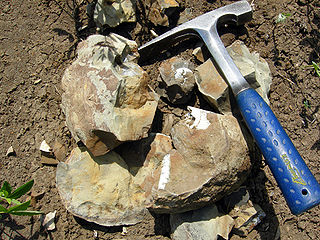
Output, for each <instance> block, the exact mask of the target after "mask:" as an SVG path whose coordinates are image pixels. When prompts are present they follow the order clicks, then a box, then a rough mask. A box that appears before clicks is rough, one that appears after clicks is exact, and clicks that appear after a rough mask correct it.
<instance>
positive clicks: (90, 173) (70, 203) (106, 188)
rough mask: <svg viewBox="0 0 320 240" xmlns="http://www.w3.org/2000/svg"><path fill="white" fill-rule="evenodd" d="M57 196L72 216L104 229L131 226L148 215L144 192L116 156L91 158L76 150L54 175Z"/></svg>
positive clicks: (112, 154)
mask: <svg viewBox="0 0 320 240" xmlns="http://www.w3.org/2000/svg"><path fill="white" fill-rule="evenodd" d="M56 183H57V188H58V191H59V193H60V196H61V198H62V200H63V202H64V204H65V206H66V208H67V210H68V211H70V212H71V213H72V214H74V215H76V216H78V217H81V218H84V219H86V220H87V221H90V222H95V223H97V224H100V225H103V226H117V225H131V224H136V223H138V222H140V221H141V220H142V219H143V218H144V217H145V214H146V212H147V210H146V208H145V206H144V200H145V197H144V192H143V191H142V189H141V188H140V187H139V186H138V185H137V184H134V183H133V175H132V174H130V172H129V169H128V166H127V164H126V163H125V162H124V160H123V159H122V158H121V157H120V156H119V155H118V154H117V153H115V152H109V153H108V154H106V155H104V156H100V157H93V156H92V155H90V153H89V152H88V151H87V150H86V149H85V148H81V149H80V148H75V149H74V150H73V151H72V152H71V155H70V157H69V158H68V159H67V161H66V162H65V163H59V165H58V167H57V174H56Z"/></svg>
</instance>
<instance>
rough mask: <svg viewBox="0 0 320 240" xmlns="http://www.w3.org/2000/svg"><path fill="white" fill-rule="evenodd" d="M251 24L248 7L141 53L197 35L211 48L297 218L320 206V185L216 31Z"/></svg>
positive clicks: (242, 4)
mask: <svg viewBox="0 0 320 240" xmlns="http://www.w3.org/2000/svg"><path fill="white" fill-rule="evenodd" d="M251 19H252V9H251V6H250V4H249V3H248V2H247V1H238V2H235V3H232V4H230V5H226V6H224V7H221V8H218V9H216V10H213V11H211V12H208V13H205V14H203V15H201V16H199V17H196V18H194V19H193V20H190V21H188V22H186V23H183V24H181V25H179V26H177V27H175V28H173V29H171V30H169V31H168V32H166V33H164V34H162V35H160V36H159V37H156V38H155V39H153V40H151V41H150V42H148V43H146V44H145V45H143V46H141V47H140V48H139V49H138V51H139V53H140V55H141V57H142V59H146V58H148V57H150V56H152V55H154V53H155V51H156V50H159V49H164V48H167V47H168V46H170V44H171V43H172V42H177V41H179V40H181V39H183V38H185V37H186V36H189V35H190V34H191V35H195V36H197V37H199V38H201V39H202V40H203V42H204V43H205V44H206V46H207V48H208V50H209V52H210V53H211V55H212V58H213V60H214V62H215V65H216V66H217V68H218V70H219V71H220V73H221V75H222V76H223V78H224V79H225V80H226V82H227V83H228V84H229V86H230V87H231V89H232V92H233V94H234V96H235V99H236V101H237V104H238V107H239V109H240V112H241V114H242V116H243V118H244V120H245V122H246V124H247V126H248V128H249V130H250V132H251V134H252V136H253V137H254V139H255V141H256V143H257V145H258V147H259V148H260V150H261V152H262V154H263V156H264V158H265V160H266V162H267V164H268V165H269V167H270V169H271V171H272V174H273V175H274V177H275V179H276V181H277V183H278V185H279V187H280V189H281V191H282V193H283V195H284V197H285V199H286V201H287V204H288V206H289V208H290V210H291V212H292V213H293V214H295V215H298V214H300V213H302V212H304V211H307V210H308V209H310V208H312V207H314V206H316V205H318V204H319V203H320V185H319V183H318V182H317V180H316V179H315V177H314V176H313V175H312V173H311V171H310V170H309V168H308V167H307V165H306V163H305V162H304V160H303V159H302V157H301V156H300V154H299V153H298V151H297V150H296V148H295V147H294V145H293V143H292V142H291V140H290V138H289V137H288V135H287V134H286V132H285V131H284V129H283V128H282V126H281V125H280V123H279V121H278V120H277V118H276V116H275V115H274V113H273V112H272V110H271V109H270V107H269V105H268V104H266V103H265V102H264V100H263V99H262V98H261V97H260V95H259V94H258V93H257V92H256V91H255V90H254V89H252V88H251V87H250V85H249V84H248V82H247V81H246V80H245V79H244V77H243V76H242V75H241V73H240V71H239V69H238V68H237V66H236V65H235V63H234V62H233V61H232V59H231V57H230V56H229V54H228V52H227V50H226V49H225V47H224V45H223V43H222V41H221V39H220V37H219V34H218V30H217V27H218V26H220V25H221V24H227V23H228V24H230V23H231V24H232V23H233V24H235V25H236V26H239V25H242V24H244V23H245V22H247V21H250V20H251Z"/></svg>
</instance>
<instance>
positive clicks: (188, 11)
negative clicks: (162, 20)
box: [178, 8, 194, 25]
mask: <svg viewBox="0 0 320 240" xmlns="http://www.w3.org/2000/svg"><path fill="white" fill-rule="evenodd" d="M193 18H194V17H193V15H192V8H185V9H184V10H183V11H182V12H181V13H180V16H179V20H178V25H180V24H182V23H185V22H188V21H190V20H191V19H193Z"/></svg>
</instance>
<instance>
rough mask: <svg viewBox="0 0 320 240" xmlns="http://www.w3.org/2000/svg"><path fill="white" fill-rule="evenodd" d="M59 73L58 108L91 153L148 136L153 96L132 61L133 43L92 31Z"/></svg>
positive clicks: (155, 99) (155, 101)
mask: <svg viewBox="0 0 320 240" xmlns="http://www.w3.org/2000/svg"><path fill="white" fill-rule="evenodd" d="M77 53H78V58H77V59H76V61H74V62H73V63H72V65H71V66H70V67H69V68H67V69H66V71H65V73H64V75H63V78H62V88H63V90H64V93H63V95H62V104H61V107H62V110H63V111H64V113H65V115H66V122H67V126H68V128H69V130H70V131H71V133H72V136H73V137H74V139H75V140H76V141H82V142H83V143H84V144H85V145H86V146H87V148H88V149H89V150H90V151H91V152H92V154H93V155H95V156H99V155H103V154H105V153H107V152H108V151H110V150H112V149H113V148H115V147H116V146H118V145H119V144H120V143H121V142H124V141H132V140H138V139H141V138H144V137H147V135H148V130H149V128H150V127H151V124H152V121H153V117H154V114H155V111H156V107H157V104H158V99H159V98H158V96H157V95H156V94H155V93H154V92H153V91H151V90H150V88H149V86H148V85H147V82H148V76H147V74H146V72H145V71H143V69H142V68H141V67H140V66H139V65H138V64H137V63H136V62H137V59H138V53H137V44H136V43H135V42H134V41H130V40H128V39H126V38H123V37H121V36H119V35H117V34H110V35H108V36H102V35H92V36H90V37H89V38H88V39H87V40H85V41H83V42H81V43H80V44H79V46H78V51H77Z"/></svg>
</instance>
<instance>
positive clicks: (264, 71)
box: [227, 40, 272, 104]
mask: <svg viewBox="0 0 320 240" xmlns="http://www.w3.org/2000/svg"><path fill="white" fill-rule="evenodd" d="M227 51H228V53H229V54H230V56H231V58H232V59H233V61H234V62H235V64H236V65H237V67H238V68H239V70H240V72H241V73H242V75H243V76H244V77H245V78H246V80H247V81H248V82H249V84H250V85H251V86H252V87H253V88H255V89H256V91H257V92H258V93H259V94H260V95H261V97H262V98H263V99H264V100H265V102H266V103H268V104H269V99H268V93H269V91H270V85H271V83H272V77H271V71H270V68H269V65H268V63H267V62H266V60H264V59H263V58H261V57H260V56H259V53H257V52H253V53H250V51H249V49H248V48H247V47H246V45H245V44H244V43H243V42H241V41H239V40H238V41H235V42H234V43H233V44H232V45H231V46H229V47H227Z"/></svg>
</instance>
